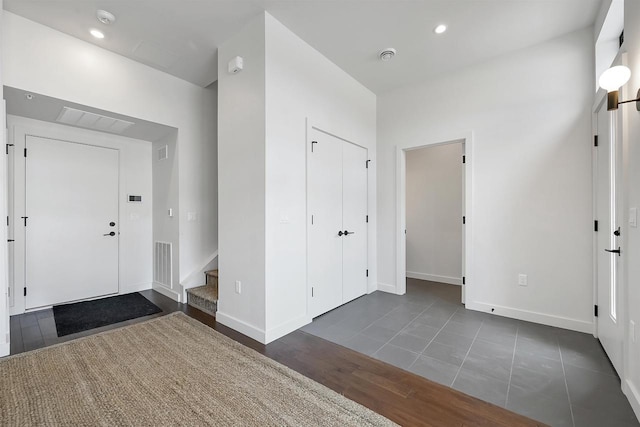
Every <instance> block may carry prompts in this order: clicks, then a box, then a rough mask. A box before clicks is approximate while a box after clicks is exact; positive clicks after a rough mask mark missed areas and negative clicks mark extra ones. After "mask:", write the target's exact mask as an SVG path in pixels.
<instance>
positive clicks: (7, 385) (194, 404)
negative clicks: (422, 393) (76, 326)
mask: <svg viewBox="0 0 640 427" xmlns="http://www.w3.org/2000/svg"><path fill="white" fill-rule="evenodd" d="M0 380H1V381H0V383H1V384H0V425H2V426H35V425H37V426H55V425H65V426H113V425H117V426H120V425H131V426H167V425H172V426H173V425H192V426H202V425H221V426H266V425H274V426H275V425H278V426H284V425H291V426H368V425H371V426H382V425H394V424H393V423H391V422H390V421H389V420H387V419H386V418H383V417H382V416H380V415H378V414H376V413H375V412H372V411H370V410H369V409H367V408H365V407H363V406H361V405H359V404H357V403H355V402H353V401H351V400H349V399H347V398H345V397H343V396H341V395H339V394H337V393H335V392H334V391H332V390H330V389H328V388H326V387H324V386H322V385H320V384H318V383H316V382H314V381H312V380H310V379H308V378H306V377H304V376H302V375H300V374H298V373H297V372H294V371H292V370H291V369H289V368H287V367H285V366H283V365H280V364H279V363H277V362H275V361H273V360H271V359H269V358H267V357H265V356H262V355H261V354H259V353H257V352H255V351H253V350H251V349H249V348H247V347H244V346H243V345H241V344H239V343H237V342H235V341H233V340H231V339H229V338H227V337H225V336H224V335H222V334H220V333H218V332H216V331H214V330H213V329H211V328H209V327H207V326H205V325H203V324H201V323H200V322H198V321H196V320H194V319H191V318H189V317H188V316H186V315H185V314H183V313H173V314H170V315H168V316H164V317H160V318H157V319H153V320H150V321H148V322H144V323H140V324H137V325H132V326H127V327H124V328H122V329H117V330H113V331H109V332H104V333H102V334H98V335H94V336H91V337H87V338H81V339H78V340H75V341H70V342H68V343H63V344H59V345H57V346H54V347H49V348H44V349H41V350H36V351H32V352H29V353H25V354H20V355H16V356H12V357H9V358H6V359H3V360H0Z"/></svg>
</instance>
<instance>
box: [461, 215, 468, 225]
mask: <svg viewBox="0 0 640 427" xmlns="http://www.w3.org/2000/svg"><path fill="white" fill-rule="evenodd" d="M462 223H463V224H466V223H467V217H466V216H463V217H462Z"/></svg>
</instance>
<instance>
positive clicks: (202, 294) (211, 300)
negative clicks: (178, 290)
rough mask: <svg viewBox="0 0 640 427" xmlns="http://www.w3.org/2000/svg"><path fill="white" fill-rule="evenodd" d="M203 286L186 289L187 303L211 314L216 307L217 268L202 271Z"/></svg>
mask: <svg viewBox="0 0 640 427" xmlns="http://www.w3.org/2000/svg"><path fill="white" fill-rule="evenodd" d="M204 276H205V283H206V285H204V286H198V287H196V288H191V289H187V304H189V305H190V306H191V307H195V308H197V309H198V310H201V311H204V312H205V313H208V314H210V315H212V316H215V315H216V310H217V308H218V270H209V271H207V272H205V273H204Z"/></svg>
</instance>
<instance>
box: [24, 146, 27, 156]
mask: <svg viewBox="0 0 640 427" xmlns="http://www.w3.org/2000/svg"><path fill="white" fill-rule="evenodd" d="M24 156H25V157H27V149H26V148H25V149H24Z"/></svg>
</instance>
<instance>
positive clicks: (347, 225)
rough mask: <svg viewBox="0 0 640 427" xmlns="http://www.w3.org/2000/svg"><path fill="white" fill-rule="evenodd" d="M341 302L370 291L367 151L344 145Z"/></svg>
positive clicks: (345, 143)
mask: <svg viewBox="0 0 640 427" xmlns="http://www.w3.org/2000/svg"><path fill="white" fill-rule="evenodd" d="M342 150H343V151H342V153H343V155H342V159H343V160H342V171H343V177H342V189H343V190H342V226H343V232H345V233H347V234H346V235H343V237H342V239H343V240H342V253H343V255H342V295H343V298H342V302H343V303H345V302H348V301H351V300H352V299H355V298H357V297H359V296H362V295H364V294H365V293H366V292H367V220H366V217H367V168H366V161H367V150H366V149H364V148H362V147H358V146H357V145H353V144H349V143H347V142H344V143H343V144H342Z"/></svg>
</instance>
